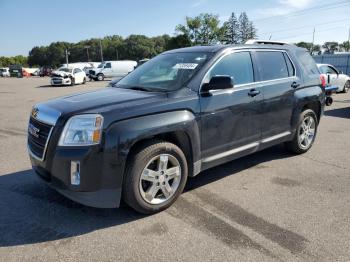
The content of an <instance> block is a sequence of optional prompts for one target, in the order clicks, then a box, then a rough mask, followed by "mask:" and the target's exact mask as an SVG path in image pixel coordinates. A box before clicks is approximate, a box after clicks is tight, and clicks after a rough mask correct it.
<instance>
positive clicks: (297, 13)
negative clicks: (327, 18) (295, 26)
mask: <svg viewBox="0 0 350 262" xmlns="http://www.w3.org/2000/svg"><path fill="white" fill-rule="evenodd" d="M347 5H350V2H349V1H348V0H346V1H340V2H335V3H331V4H323V5H318V6H313V7H310V8H307V9H303V10H299V11H295V12H291V13H288V14H285V15H275V16H270V17H265V18H259V19H254V20H252V21H253V22H256V21H265V20H270V19H273V18H276V17H283V18H288V17H293V16H298V15H304V14H305V13H307V12H310V11H315V10H322V9H325V8H328V9H334V8H339V7H344V6H347Z"/></svg>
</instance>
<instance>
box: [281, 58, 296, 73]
mask: <svg viewBox="0 0 350 262" xmlns="http://www.w3.org/2000/svg"><path fill="white" fill-rule="evenodd" d="M283 56H284V59H285V60H286V63H287V68H288V76H295V68H294V66H293V64H292V61H290V58H289V56H288V55H287V54H286V53H283Z"/></svg>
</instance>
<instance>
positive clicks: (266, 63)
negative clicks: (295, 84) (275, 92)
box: [256, 51, 288, 81]
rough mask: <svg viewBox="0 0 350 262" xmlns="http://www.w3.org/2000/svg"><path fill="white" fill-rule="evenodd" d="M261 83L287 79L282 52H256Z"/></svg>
mask: <svg viewBox="0 0 350 262" xmlns="http://www.w3.org/2000/svg"><path fill="white" fill-rule="evenodd" d="M256 55H257V57H258V61H259V65H258V70H259V73H260V77H261V80H262V81H266V80H273V79H279V78H285V77H288V68H287V64H286V61H285V59H284V56H283V53H282V52H269V51H263V52H261V51H258V52H256Z"/></svg>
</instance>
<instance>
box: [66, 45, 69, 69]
mask: <svg viewBox="0 0 350 262" xmlns="http://www.w3.org/2000/svg"><path fill="white" fill-rule="evenodd" d="M68 55H69V52H68V49H66V64H67V68H68Z"/></svg>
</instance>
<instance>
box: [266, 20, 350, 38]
mask: <svg viewBox="0 0 350 262" xmlns="http://www.w3.org/2000/svg"><path fill="white" fill-rule="evenodd" d="M344 21H350V18H346V19H340V20H333V21H329V22H327V23H320V24H314V25H309V26H300V27H294V28H289V29H283V30H278V31H272V32H266V33H260V35H270V34H275V33H281V32H287V31H293V30H298V29H304V28H307V27H311V28H312V27H315V26H320V25H328V24H334V23H340V22H344Z"/></svg>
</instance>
